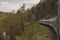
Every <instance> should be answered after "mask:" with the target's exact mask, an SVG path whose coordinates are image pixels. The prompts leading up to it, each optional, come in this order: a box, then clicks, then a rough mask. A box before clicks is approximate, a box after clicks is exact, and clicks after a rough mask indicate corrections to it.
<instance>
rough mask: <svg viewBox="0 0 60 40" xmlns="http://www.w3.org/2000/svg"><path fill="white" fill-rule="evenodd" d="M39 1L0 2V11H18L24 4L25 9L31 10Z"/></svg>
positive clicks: (4, 0) (2, 0)
mask: <svg viewBox="0 0 60 40" xmlns="http://www.w3.org/2000/svg"><path fill="white" fill-rule="evenodd" d="M39 2H40V0H0V11H3V12H11V11H12V10H15V11H16V10H17V9H19V8H20V7H21V6H22V5H23V4H24V3H25V4H26V8H31V7H32V6H33V5H36V4H38V3H39Z"/></svg>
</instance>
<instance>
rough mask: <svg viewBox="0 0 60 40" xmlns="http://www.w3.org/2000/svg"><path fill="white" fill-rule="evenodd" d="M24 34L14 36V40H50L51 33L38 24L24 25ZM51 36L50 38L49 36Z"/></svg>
mask: <svg viewBox="0 0 60 40" xmlns="http://www.w3.org/2000/svg"><path fill="white" fill-rule="evenodd" d="M25 24H26V25H25V27H24V34H22V35H21V36H19V35H16V36H15V37H16V40H52V37H54V35H53V31H52V30H51V29H49V28H47V27H45V26H43V25H41V24H38V23H25ZM51 35H52V36H51Z"/></svg>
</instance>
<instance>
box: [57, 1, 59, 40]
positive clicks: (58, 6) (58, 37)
mask: <svg viewBox="0 0 60 40" xmlns="http://www.w3.org/2000/svg"><path fill="white" fill-rule="evenodd" d="M59 29H60V0H58V12H57V40H59V36H60V32H59Z"/></svg>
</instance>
